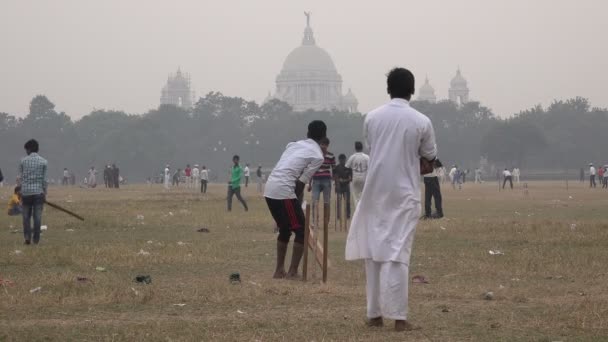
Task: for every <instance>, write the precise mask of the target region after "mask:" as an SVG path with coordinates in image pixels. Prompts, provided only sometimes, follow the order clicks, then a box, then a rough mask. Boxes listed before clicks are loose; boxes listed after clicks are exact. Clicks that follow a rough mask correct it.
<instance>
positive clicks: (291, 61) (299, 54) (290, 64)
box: [283, 45, 337, 73]
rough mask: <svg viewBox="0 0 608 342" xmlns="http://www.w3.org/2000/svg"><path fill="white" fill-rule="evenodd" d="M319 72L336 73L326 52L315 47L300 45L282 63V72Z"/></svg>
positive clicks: (332, 62)
mask: <svg viewBox="0 0 608 342" xmlns="http://www.w3.org/2000/svg"><path fill="white" fill-rule="evenodd" d="M290 71H295V72H298V71H321V72H331V73H337V71H336V66H335V65H334V61H333V60H332V59H331V57H330V56H329V53H327V51H325V50H323V49H322V48H320V47H318V46H316V45H302V46H299V47H297V48H296V49H295V50H293V51H292V52H291V53H290V54H289V55H287V58H286V59H285V63H283V72H290Z"/></svg>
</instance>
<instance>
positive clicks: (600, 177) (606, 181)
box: [580, 163, 608, 189]
mask: <svg viewBox="0 0 608 342" xmlns="http://www.w3.org/2000/svg"><path fill="white" fill-rule="evenodd" d="M596 176H597V181H599V182H600V185H601V186H602V188H603V189H608V165H603V166H599V167H598V168H597V169H596V168H595V166H594V165H593V163H589V187H590V188H597V182H596ZM580 181H581V183H582V182H584V181H585V170H583V168H581V171H580Z"/></svg>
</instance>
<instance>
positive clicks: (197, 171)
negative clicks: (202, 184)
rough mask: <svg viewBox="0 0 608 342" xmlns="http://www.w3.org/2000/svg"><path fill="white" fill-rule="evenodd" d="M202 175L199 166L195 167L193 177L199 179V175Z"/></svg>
mask: <svg viewBox="0 0 608 342" xmlns="http://www.w3.org/2000/svg"><path fill="white" fill-rule="evenodd" d="M199 175H200V171H199V170H198V167H195V168H193V169H192V177H193V178H194V179H198V176H199Z"/></svg>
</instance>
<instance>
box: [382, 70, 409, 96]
mask: <svg viewBox="0 0 608 342" xmlns="http://www.w3.org/2000/svg"><path fill="white" fill-rule="evenodd" d="M386 85H387V91H388V93H389V94H390V95H391V98H402V99H407V100H409V99H410V98H411V97H412V95H414V93H415V79H414V74H412V72H411V71H409V70H407V69H405V68H394V69H393V70H391V71H390V72H389V73H388V75H387V77H386Z"/></svg>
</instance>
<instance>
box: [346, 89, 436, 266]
mask: <svg viewBox="0 0 608 342" xmlns="http://www.w3.org/2000/svg"><path fill="white" fill-rule="evenodd" d="M364 134H365V138H366V141H367V143H368V145H369V149H370V153H369V157H370V164H369V169H368V172H367V178H366V181H365V187H364V189H363V193H362V195H361V201H360V202H359V205H358V206H357V209H356V211H355V214H354V216H353V219H352V223H351V227H350V230H349V232H348V239H347V241H346V260H357V259H371V260H373V261H376V262H389V261H394V262H401V263H404V264H406V265H409V260H410V254H411V249H412V243H413V240H414V233H415V230H416V224H417V223H418V217H419V215H420V157H421V156H422V157H424V158H427V159H433V158H435V156H436V154H437V147H436V145H435V133H434V131H433V125H432V124H431V120H429V118H428V117H426V116H425V115H423V114H421V113H420V112H418V111H416V110H415V109H413V108H412V107H410V105H409V103H408V101H406V100H403V99H393V100H391V101H390V102H389V103H388V104H386V105H384V106H382V107H380V108H377V109H375V110H373V111H371V112H370V113H368V114H367V116H366V118H365V123H364Z"/></svg>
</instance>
